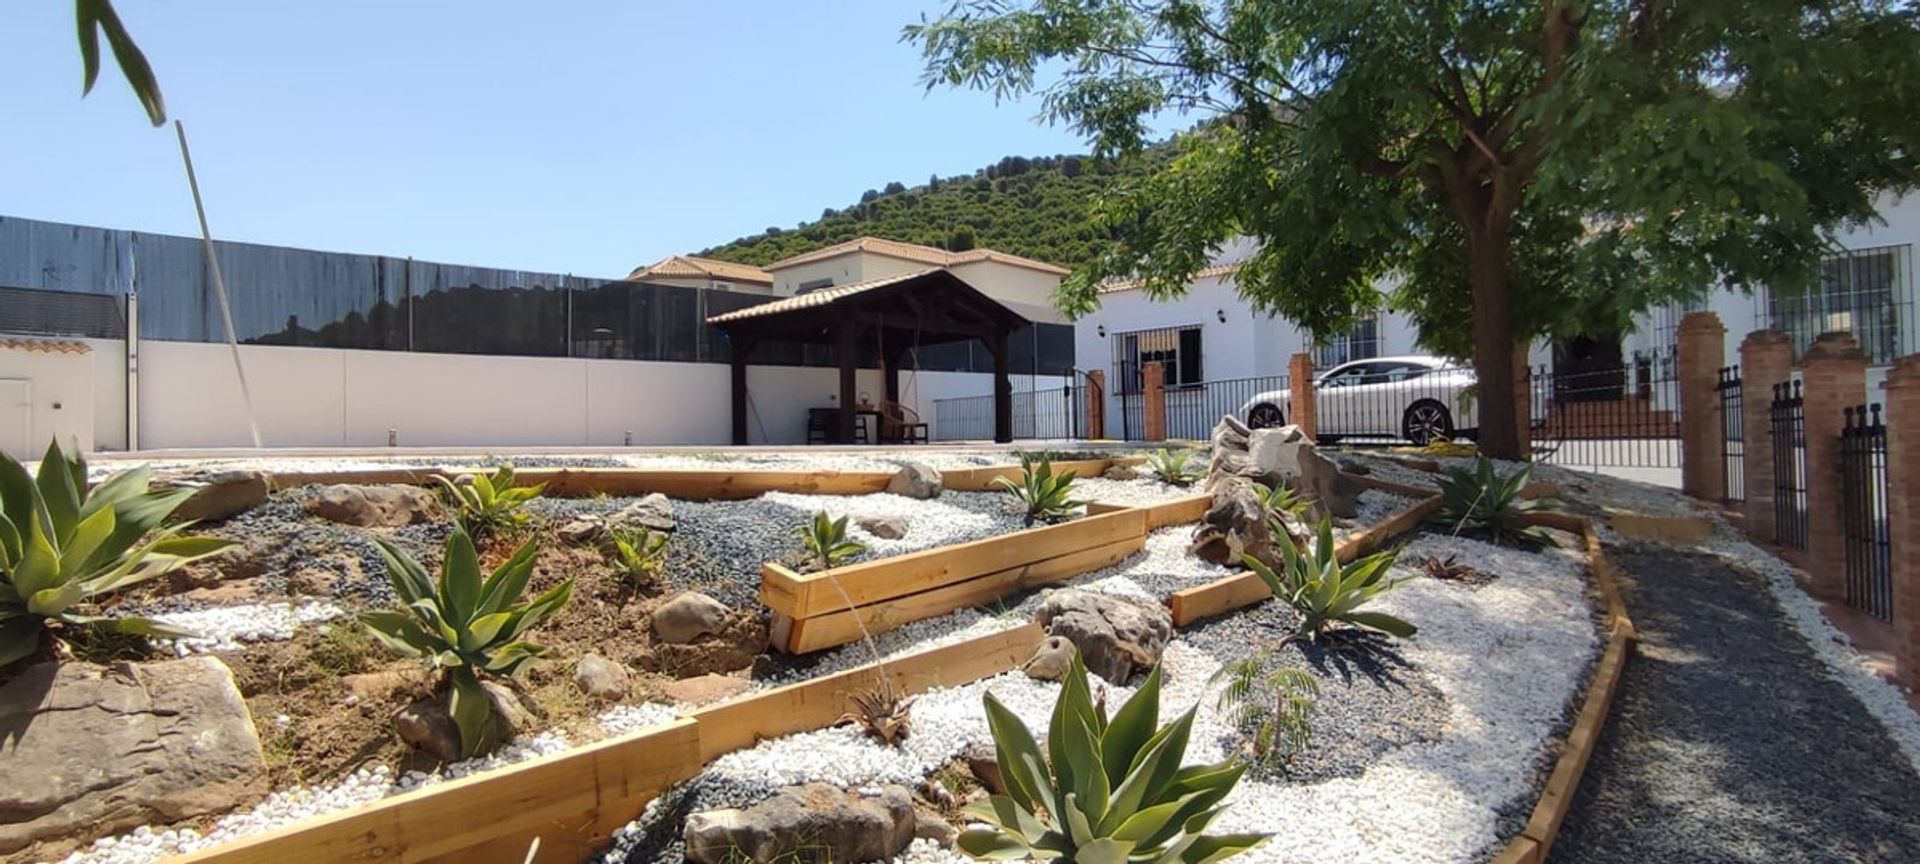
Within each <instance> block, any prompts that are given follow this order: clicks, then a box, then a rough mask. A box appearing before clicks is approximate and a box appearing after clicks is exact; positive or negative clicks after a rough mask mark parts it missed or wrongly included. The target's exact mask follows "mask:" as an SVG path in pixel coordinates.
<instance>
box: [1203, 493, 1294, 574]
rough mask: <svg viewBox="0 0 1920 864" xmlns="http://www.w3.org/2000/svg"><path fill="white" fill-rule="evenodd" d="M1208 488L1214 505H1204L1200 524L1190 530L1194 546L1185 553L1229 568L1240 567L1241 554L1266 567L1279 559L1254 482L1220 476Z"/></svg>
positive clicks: (1262, 503)
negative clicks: (1264, 563) (1204, 511)
mask: <svg viewBox="0 0 1920 864" xmlns="http://www.w3.org/2000/svg"><path fill="white" fill-rule="evenodd" d="M1209 486H1210V487H1211V490H1212V493H1213V503H1212V504H1209V505H1208V506H1207V512H1206V514H1205V515H1203V516H1201V517H1200V525H1199V526H1198V527H1196V528H1195V529H1194V530H1193V544H1192V546H1191V547H1190V548H1189V550H1188V551H1190V552H1192V553H1193V554H1194V556H1196V557H1198V558H1200V559H1201V560H1203V561H1208V562H1211V563H1214V564H1221V565H1226V566H1230V567H1238V566H1240V562H1241V556H1243V555H1251V556H1253V557H1255V558H1257V559H1259V560H1261V561H1263V562H1266V563H1269V564H1271V563H1274V562H1275V561H1276V560H1278V557H1279V556H1278V553H1277V552H1276V549H1275V546H1274V544H1273V528H1272V525H1271V524H1270V523H1269V522H1268V519H1267V505H1266V503H1265V502H1263V501H1261V500H1260V493H1259V490H1257V489H1255V488H1254V486H1253V481H1252V480H1248V479H1247V478H1245V477H1241V476H1238V475H1222V476H1221V477H1217V478H1215V479H1214V482H1212V483H1210V484H1209Z"/></svg>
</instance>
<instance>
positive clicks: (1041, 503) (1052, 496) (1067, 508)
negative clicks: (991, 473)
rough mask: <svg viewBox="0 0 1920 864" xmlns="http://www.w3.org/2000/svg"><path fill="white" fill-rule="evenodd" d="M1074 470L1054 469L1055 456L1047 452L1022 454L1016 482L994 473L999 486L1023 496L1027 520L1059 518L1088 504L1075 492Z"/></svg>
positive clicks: (1022, 501)
mask: <svg viewBox="0 0 1920 864" xmlns="http://www.w3.org/2000/svg"><path fill="white" fill-rule="evenodd" d="M1073 480H1074V472H1072V471H1062V472H1060V473H1058V474H1055V473H1053V457H1051V456H1048V455H1047V454H1045V453H1042V454H1040V456H1039V457H1037V458H1036V457H1035V456H1034V455H1033V454H1031V453H1022V454H1020V481H1019V482H1017V483H1016V482H1014V481H1013V480H1012V479H1010V478H1007V477H995V478H994V480H993V485H995V486H998V487H1000V488H1002V489H1005V490H1007V491H1008V492H1011V493H1013V495H1014V497H1016V498H1019V499H1020V504H1021V506H1022V507H1024V508H1026V522H1027V524H1028V525H1032V524H1033V523H1035V522H1058V521H1060V520H1061V519H1065V518H1067V517H1068V516H1071V515H1073V511H1075V510H1078V509H1080V508H1081V507H1084V506H1086V504H1087V502H1085V501H1082V500H1080V499H1077V498H1074V497H1073V496H1072V491H1073Z"/></svg>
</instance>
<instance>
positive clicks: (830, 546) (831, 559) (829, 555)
mask: <svg viewBox="0 0 1920 864" xmlns="http://www.w3.org/2000/svg"><path fill="white" fill-rule="evenodd" d="M793 533H794V535H795V536H797V537H799V538H800V545H801V546H802V547H803V548H805V549H806V551H807V557H808V558H809V559H810V563H812V564H813V566H814V567H815V568H817V569H819V570H832V569H833V568H835V567H838V566H840V565H841V563H843V562H845V561H846V560H847V559H849V558H852V557H853V556H855V555H858V554H860V553H862V552H865V551H867V547H866V545H865V544H862V543H860V542H858V541H854V540H848V539H847V517H845V516H842V517H840V518H838V519H829V518H827V511H825V510H822V511H820V512H818V513H815V514H813V518H812V519H811V520H809V521H808V522H807V523H806V524H805V525H798V526H795V527H794V529H793Z"/></svg>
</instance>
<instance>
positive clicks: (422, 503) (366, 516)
mask: <svg viewBox="0 0 1920 864" xmlns="http://www.w3.org/2000/svg"><path fill="white" fill-rule="evenodd" d="M307 512H309V513H312V514H313V515H315V516H318V517H320V518H322V519H325V520H327V521H329V522H338V523H340V524H342V525H355V526H358V527H361V528H398V527H400V526H403V525H412V524H414V523H416V522H430V521H432V520H434V519H437V518H439V516H440V501H439V499H438V498H435V497H434V495H433V493H432V492H429V491H427V490H426V489H422V488H420V487H418V486H404V485H401V484H397V483H394V484H387V485H381V486H354V485H350V484H345V483H342V484H336V485H333V486H325V487H321V489H320V491H319V493H318V494H316V495H315V496H314V497H313V498H312V499H311V500H309V501H308V502H307Z"/></svg>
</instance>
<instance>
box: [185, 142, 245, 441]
mask: <svg viewBox="0 0 1920 864" xmlns="http://www.w3.org/2000/svg"><path fill="white" fill-rule="evenodd" d="M173 131H174V134H175V135H177V136H178V137H179V138H180V161H182V162H185V163H186V166H187V187H188V188H190V189H192V190H193V212H194V215H196V216H198V217H200V244H201V246H202V247H203V248H205V249H206V252H207V267H208V268H209V269H211V270H212V271H213V293H214V296H215V297H217V298H218V299H219V301H220V320H221V322H222V323H224V324H225V325H226V327H227V350H228V351H231V352H232V353H233V374H234V375H235V376H237V377H239V379H240V401H241V402H242V403H244V404H245V405H246V409H247V431H248V432H250V433H252V434H253V446H255V447H263V446H266V445H264V444H261V443H260V421H259V419H258V418H256V417H255V416H254V414H253V391H252V390H250V389H248V387H247V371H246V369H245V368H243V367H242V366H241V365H240V341H239V339H237V338H236V337H235V336H234V334H233V310H232V309H231V308H229V307H228V306H227V282H226V280H225V279H223V278H221V275H220V258H219V256H217V255H215V254H213V232H212V231H211V230H209V229H208V228H207V208H206V206H205V205H204V204H202V203H201V201H200V180H199V178H197V177H195V176H194V173H193V154H192V153H190V152H188V150H187V127H186V126H185V125H182V124H181V122H180V121H179V120H177V119H176V120H174V121H173Z"/></svg>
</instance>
